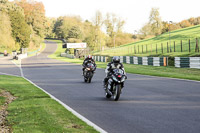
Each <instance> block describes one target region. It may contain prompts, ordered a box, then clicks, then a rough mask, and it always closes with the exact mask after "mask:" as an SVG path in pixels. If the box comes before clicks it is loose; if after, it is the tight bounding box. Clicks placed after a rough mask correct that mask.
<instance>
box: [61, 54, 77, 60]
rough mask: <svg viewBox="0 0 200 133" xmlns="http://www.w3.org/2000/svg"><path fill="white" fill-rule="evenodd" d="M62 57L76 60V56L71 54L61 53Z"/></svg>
mask: <svg viewBox="0 0 200 133" xmlns="http://www.w3.org/2000/svg"><path fill="white" fill-rule="evenodd" d="M60 56H61V57H67V58H71V59H74V58H75V57H74V55H71V54H67V53H61V54H60Z"/></svg>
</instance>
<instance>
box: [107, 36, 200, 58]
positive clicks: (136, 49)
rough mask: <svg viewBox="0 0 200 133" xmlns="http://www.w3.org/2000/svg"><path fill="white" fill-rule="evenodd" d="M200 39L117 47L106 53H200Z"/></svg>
mask: <svg viewBox="0 0 200 133" xmlns="http://www.w3.org/2000/svg"><path fill="white" fill-rule="evenodd" d="M199 47H200V46H199V39H198V38H195V39H185V40H179V41H170V43H169V42H167V41H166V42H162V43H157V44H135V45H131V46H124V47H117V48H111V49H108V50H105V51H104V52H105V53H109V54H113V55H116V54H117V55H124V54H126V55H131V54H132V55H134V54H151V55H154V54H164V53H172V52H188V53H190V52H191V53H195V52H196V53H197V52H199V49H200V48H199Z"/></svg>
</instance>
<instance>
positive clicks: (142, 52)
mask: <svg viewBox="0 0 200 133" xmlns="http://www.w3.org/2000/svg"><path fill="white" fill-rule="evenodd" d="M142 54H143V45H142Z"/></svg>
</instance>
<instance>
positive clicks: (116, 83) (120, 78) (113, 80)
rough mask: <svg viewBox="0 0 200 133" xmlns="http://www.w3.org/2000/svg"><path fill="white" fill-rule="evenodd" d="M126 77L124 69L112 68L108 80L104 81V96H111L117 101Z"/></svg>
mask: <svg viewBox="0 0 200 133" xmlns="http://www.w3.org/2000/svg"><path fill="white" fill-rule="evenodd" d="M126 79H127V77H126V75H125V74H124V71H123V70H121V69H118V68H116V69H114V70H113V73H112V74H111V76H109V79H108V82H107V83H106V89H105V93H106V98H111V96H113V98H114V100H115V101H117V100H118V99H119V97H120V94H121V91H122V88H123V87H124V82H125V80H126Z"/></svg>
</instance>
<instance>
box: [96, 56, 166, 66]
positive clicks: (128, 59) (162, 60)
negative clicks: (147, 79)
mask: <svg viewBox="0 0 200 133" xmlns="http://www.w3.org/2000/svg"><path fill="white" fill-rule="evenodd" d="M108 58H109V57H105V56H93V59H94V60H95V61H99V62H107V61H108ZM120 62H121V63H126V64H137V65H152V66H168V58H167V57H134V56H120Z"/></svg>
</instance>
